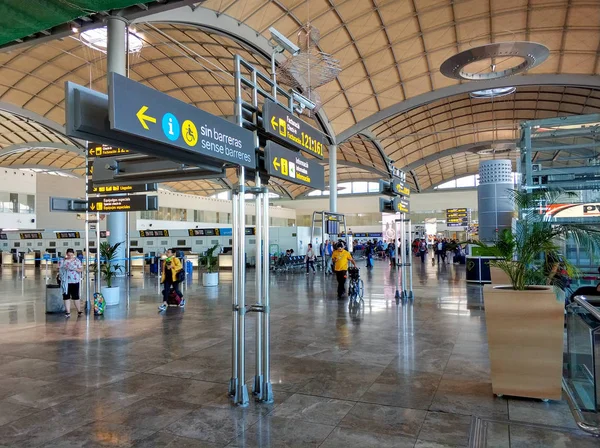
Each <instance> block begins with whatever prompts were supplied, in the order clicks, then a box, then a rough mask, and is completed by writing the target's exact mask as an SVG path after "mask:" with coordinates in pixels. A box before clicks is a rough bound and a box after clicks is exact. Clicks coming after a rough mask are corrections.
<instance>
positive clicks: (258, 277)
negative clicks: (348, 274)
mask: <svg viewBox="0 0 600 448" xmlns="http://www.w3.org/2000/svg"><path fill="white" fill-rule="evenodd" d="M254 183H255V186H256V187H257V188H260V186H261V181H260V175H259V173H258V171H257V172H256V177H255V180H254ZM262 200H263V193H258V192H256V194H255V196H254V206H255V208H254V213H255V215H256V230H257V231H258V232H257V233H256V235H255V236H256V246H255V247H256V255H255V257H254V259H255V260H256V266H255V270H254V273H255V288H256V305H257V306H258V307H260V306H262V303H263V300H262V296H263V293H262V288H263V284H262V275H263V272H262V270H263V268H264V269H268V268H269V265H268V264H266V265H264V266H263V257H262V253H263V252H262V251H264V250H265V246H264V244H265V242H264V240H263V236H264V235H263V232H262V225H263V223H262V208H261V207H262ZM267 250H268V249H267ZM263 317H264V316H263V313H262V312H258V313H256V335H255V336H256V339H255V341H254V343H255V345H256V349H255V351H256V373H255V375H254V384H253V387H252V394H253V395H254V396H260V388H261V386H262V381H263V378H262V338H263V334H262V330H263V329H262V327H263Z"/></svg>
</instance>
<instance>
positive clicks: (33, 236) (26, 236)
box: [20, 232, 42, 240]
mask: <svg viewBox="0 0 600 448" xmlns="http://www.w3.org/2000/svg"><path fill="white" fill-rule="evenodd" d="M20 236H21V239H22V240H41V239H42V233H41V232H25V233H21V234H20Z"/></svg>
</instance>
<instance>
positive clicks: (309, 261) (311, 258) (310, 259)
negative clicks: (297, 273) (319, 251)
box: [304, 243, 317, 275]
mask: <svg viewBox="0 0 600 448" xmlns="http://www.w3.org/2000/svg"><path fill="white" fill-rule="evenodd" d="M315 258H316V256H315V251H314V250H313V247H312V244H311V243H308V250H307V251H306V255H305V256H304V261H306V275H308V273H309V268H311V267H312V270H313V274H316V273H317V271H315Z"/></svg>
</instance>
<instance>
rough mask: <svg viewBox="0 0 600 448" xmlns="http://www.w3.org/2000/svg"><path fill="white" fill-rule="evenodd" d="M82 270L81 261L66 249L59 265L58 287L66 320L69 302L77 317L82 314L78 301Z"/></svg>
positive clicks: (68, 312) (68, 314) (69, 312)
mask: <svg viewBox="0 0 600 448" xmlns="http://www.w3.org/2000/svg"><path fill="white" fill-rule="evenodd" d="M82 270H83V269H82V264H81V260H79V259H78V258H77V257H76V256H75V251H74V250H73V249H67V253H66V256H65V258H64V259H63V260H61V261H60V264H59V276H60V286H61V288H62V293H63V300H64V302H65V317H66V318H69V317H71V300H72V301H73V303H74V304H75V308H76V309H77V315H78V316H81V315H82V314H83V311H81V303H80V300H79V283H81V272H82Z"/></svg>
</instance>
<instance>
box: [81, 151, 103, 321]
mask: <svg viewBox="0 0 600 448" xmlns="http://www.w3.org/2000/svg"><path fill="white" fill-rule="evenodd" d="M88 164H89V151H88V142H85V203H86V207H85V257H84V258H85V263H84V265H83V266H84V268H85V271H84V272H85V308H86V310H88V312H90V310H91V306H90V291H91V288H90V286H91V285H90V214H89V212H88V210H89V207H88V206H87V203H88V200H89V194H88V186H89V183H90V175H89V172H88V168H87V167H88ZM97 225H99V224H97Z"/></svg>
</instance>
